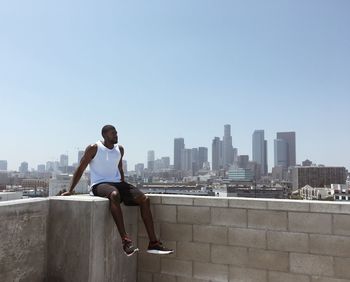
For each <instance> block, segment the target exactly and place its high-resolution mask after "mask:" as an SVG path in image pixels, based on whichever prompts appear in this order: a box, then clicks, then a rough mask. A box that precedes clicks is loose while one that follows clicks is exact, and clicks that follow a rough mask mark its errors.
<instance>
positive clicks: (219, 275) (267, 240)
mask: <svg viewBox="0 0 350 282" xmlns="http://www.w3.org/2000/svg"><path fill="white" fill-rule="evenodd" d="M149 197H150V199H151V209H152V211H153V212H154V219H155V229H156V233H157V235H159V236H160V239H161V240H162V241H163V243H164V244H165V245H166V246H168V247H170V248H174V249H175V254H173V255H170V256H157V255H151V254H148V253H146V251H145V249H146V248H147V244H148V237H147V234H146V232H145V228H144V226H143V222H142V220H141V219H140V217H139V216H138V214H139V212H138V208H137V207H125V206H124V205H122V209H123V212H124V218H125V222H126V228H127V231H129V233H130V234H131V236H132V237H133V239H134V241H135V243H138V246H139V248H140V253H139V254H137V255H134V256H132V257H129V258H128V257H126V256H125V255H124V254H123V252H122V249H121V244H120V243H121V242H120V239H119V235H118V232H117V229H116V227H115V224H114V222H113V219H112V216H111V214H110V211H109V202H108V200H107V199H102V198H98V197H90V196H87V195H86V196H69V197H51V198H47V199H29V200H18V201H10V202H3V203H0V238H1V240H0V281H1V282H3V281H4V282H7V281H33V282H36V281H40V282H41V281H88V282H103V281H117V282H119V281H123V282H133V281H139V282H142V281H145V282H157V281H160V282H162V281H166V282H172V281H174V282H189V281H192V282H209V281H235V282H238V281H240V282H255V281H256V282H260V281H261V282H267V281H270V282H278V281H284V282H289V281H300V282H325V281H327V282H345V281H350V271H349V267H348V265H349V263H350V249H349V245H350V227H349V226H350V225H349V219H350V204H348V203H339V204H338V203H324V202H317V201H315V202H313V201H292V200H270V199H257V200H255V199H241V198H218V197H202V196H174V195H171V196H170V195H166V196H164V195H149Z"/></svg>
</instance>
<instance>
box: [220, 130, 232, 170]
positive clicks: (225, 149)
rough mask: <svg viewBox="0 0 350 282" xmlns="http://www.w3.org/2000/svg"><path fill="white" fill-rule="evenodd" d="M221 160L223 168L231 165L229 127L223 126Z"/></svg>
mask: <svg viewBox="0 0 350 282" xmlns="http://www.w3.org/2000/svg"><path fill="white" fill-rule="evenodd" d="M222 159H223V165H224V168H228V167H230V165H231V164H233V161H234V156H233V146H232V136H231V125H229V124H225V125H224V137H223V138H222Z"/></svg>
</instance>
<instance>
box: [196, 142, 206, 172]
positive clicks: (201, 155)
mask: <svg viewBox="0 0 350 282" xmlns="http://www.w3.org/2000/svg"><path fill="white" fill-rule="evenodd" d="M207 162H208V148H206V147H199V148H198V166H199V169H202V168H203V166H204V164H205V163H207Z"/></svg>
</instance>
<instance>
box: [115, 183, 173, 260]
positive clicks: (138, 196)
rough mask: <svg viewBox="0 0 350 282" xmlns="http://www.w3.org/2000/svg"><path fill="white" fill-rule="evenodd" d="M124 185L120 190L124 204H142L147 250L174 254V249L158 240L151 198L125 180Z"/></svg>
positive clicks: (153, 252)
mask: <svg viewBox="0 0 350 282" xmlns="http://www.w3.org/2000/svg"><path fill="white" fill-rule="evenodd" d="M122 185H125V186H124V189H123V188H122V187H121V188H120V189H119V191H120V192H121V193H122V196H123V201H124V204H125V205H139V206H140V211H141V217H142V220H143V223H144V224H145V227H146V231H147V234H148V238H149V244H148V249H147V252H148V253H152V254H172V253H173V252H174V250H171V249H167V248H165V247H164V246H163V245H162V243H161V242H160V241H159V240H157V236H156V234H155V232H154V224H153V217H152V212H151V205H150V199H149V198H148V197H147V196H146V195H145V194H144V193H142V191H140V190H139V189H137V188H136V187H135V186H133V185H130V184H128V183H125V182H124V183H123V184H122ZM122 191H123V192H122Z"/></svg>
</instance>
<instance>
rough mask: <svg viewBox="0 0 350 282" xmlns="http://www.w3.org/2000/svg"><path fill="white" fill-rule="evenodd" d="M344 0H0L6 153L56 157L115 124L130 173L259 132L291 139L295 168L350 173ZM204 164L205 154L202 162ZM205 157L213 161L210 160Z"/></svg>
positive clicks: (349, 58)
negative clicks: (152, 159) (180, 144)
mask: <svg viewBox="0 0 350 282" xmlns="http://www.w3.org/2000/svg"><path fill="white" fill-rule="evenodd" d="M349 10H350V2H349V1H343V0H340V1H335V2H331V1H326V0H310V1H304V2H300V1H282V2H281V1H276V0H268V1H264V2H261V1H258V0H250V1H225V0H224V1H220V2H215V1H213V2H210V1H199V0H192V1H174V2H164V1H151V2H147V3H145V2H141V1H140V2H137V3H135V2H125V1H124V2H122V1H108V0H104V1H102V2H98V3H97V2H94V3H93V2H86V1H81V0H77V1H74V3H72V2H71V1H67V0H62V1H60V2H57V3H53V2H47V1H46V2H45V1H42V0H34V1H30V2H23V3H21V5H18V3H17V2H13V1H12V2H11V1H7V2H3V3H1V4H0V36H1V44H0V61H1V64H0V95H1V107H2V111H1V113H0V119H1V123H0V134H1V138H0V159H4V160H7V161H8V167H9V169H16V170H17V169H18V167H19V165H20V163H21V162H23V161H27V162H28V163H29V167H34V168H36V166H37V164H40V163H44V162H46V161H47V160H49V161H52V160H57V158H59V156H60V155H61V154H62V153H64V154H66V153H67V154H68V155H69V158H70V159H71V158H73V157H74V159H75V158H76V157H75V156H76V154H77V151H78V150H82V149H85V148H86V146H88V145H89V144H91V143H94V142H96V141H97V140H99V139H101V134H100V131H101V128H102V126H103V125H105V124H114V125H115V126H116V127H117V130H118V131H119V140H120V143H121V144H123V146H124V147H125V154H126V155H125V159H126V160H127V161H128V164H129V167H131V168H133V167H134V165H135V164H136V163H139V162H142V163H145V164H146V161H147V159H146V158H147V151H149V150H154V151H155V153H156V157H157V156H159V157H161V156H170V157H171V162H172V163H173V153H172V152H173V139H174V138H177V137H183V138H184V139H185V144H186V147H187V148H195V147H198V146H205V147H207V148H208V149H209V152H208V155H209V156H211V142H212V139H213V138H214V137H215V136H219V137H220V138H222V136H223V125H225V124H230V125H231V135H232V144H233V147H234V148H238V154H239V155H249V156H250V158H252V154H251V146H252V144H251V136H252V133H253V132H254V130H256V129H263V130H264V131H265V139H266V140H267V141H268V150H267V151H268V162H269V163H268V167H269V170H271V167H273V160H274V156H273V152H274V147H273V143H274V141H273V140H275V135H276V133H277V132H288V131H294V132H296V133H297V163H301V162H302V161H303V160H305V159H306V158H308V159H310V160H312V161H313V162H314V163H317V164H320V163H321V164H325V165H332V166H333V165H336V166H345V167H346V168H348V169H349V168H350V154H349V153H348V150H347V148H348V140H349V139H350V132H349V131H348V130H347V128H348V125H347V123H348V122H347V121H348V107H349V105H350V95H349V93H350V80H349V79H348V74H349V73H350V52H349V51H348V50H349V48H350V41H349V30H348V27H349V26H350V17H349V16H348V11H349ZM209 159H210V157H209ZM210 161H211V160H210Z"/></svg>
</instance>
